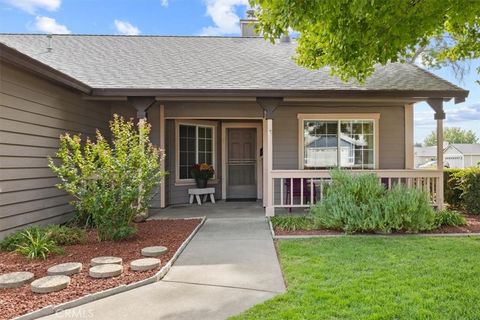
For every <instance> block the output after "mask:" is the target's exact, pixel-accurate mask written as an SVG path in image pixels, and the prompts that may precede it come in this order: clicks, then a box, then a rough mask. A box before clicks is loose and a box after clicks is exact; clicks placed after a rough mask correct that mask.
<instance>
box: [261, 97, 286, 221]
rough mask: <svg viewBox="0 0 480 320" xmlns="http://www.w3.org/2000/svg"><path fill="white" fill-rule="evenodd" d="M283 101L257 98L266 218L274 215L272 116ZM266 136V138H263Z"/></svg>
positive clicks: (280, 99)
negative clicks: (263, 131)
mask: <svg viewBox="0 0 480 320" xmlns="http://www.w3.org/2000/svg"><path fill="white" fill-rule="evenodd" d="M281 101H283V99H282V98H257V102H258V104H259V105H260V106H261V107H262V108H263V113H264V118H265V120H264V121H263V123H264V126H265V127H264V130H265V131H266V132H265V135H264V138H266V140H267V141H266V143H265V142H264V145H263V148H264V149H263V157H264V163H265V164H266V170H265V171H266V183H265V187H266V190H265V193H264V204H265V215H266V216H267V217H272V216H274V215H275V208H274V206H273V205H274V194H273V179H272V170H273V114H274V112H275V110H276V109H277V108H278V106H279V104H280V102H281ZM265 136H266V137H265Z"/></svg>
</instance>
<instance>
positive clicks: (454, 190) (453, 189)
mask: <svg viewBox="0 0 480 320" xmlns="http://www.w3.org/2000/svg"><path fill="white" fill-rule="evenodd" d="M462 172H463V170H462V169H445V170H444V171H443V190H444V191H443V193H444V199H445V202H446V203H448V204H449V205H450V206H452V207H455V208H458V207H460V206H461V204H462V201H461V195H462V190H461V188H460V181H459V177H460V176H461V173H462Z"/></svg>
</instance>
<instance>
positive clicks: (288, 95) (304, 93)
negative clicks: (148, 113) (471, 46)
mask: <svg viewBox="0 0 480 320" xmlns="http://www.w3.org/2000/svg"><path fill="white" fill-rule="evenodd" d="M91 95H92V96H99V97H106V96H155V97H157V99H158V100H161V99H163V98H173V97H184V98H188V97H192V98H193V97H217V98H218V97H269V98H285V99H289V100H292V99H295V98H296V99H305V98H316V99H319V98H328V99H332V98H342V99H346V98H349V99H355V98H376V99H389V98H411V100H413V101H424V100H427V99H429V98H442V99H444V100H450V99H452V98H454V99H455V100H456V101H455V102H457V101H459V99H460V100H461V99H465V98H466V97H467V96H468V91H466V90H443V91H415V90H408V91H400V90H260V89H252V90H236V89H130V88H116V89H107V88H103V89H99V88H95V89H93V90H92V93H91Z"/></svg>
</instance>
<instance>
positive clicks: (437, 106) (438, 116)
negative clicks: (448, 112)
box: [427, 99, 445, 210]
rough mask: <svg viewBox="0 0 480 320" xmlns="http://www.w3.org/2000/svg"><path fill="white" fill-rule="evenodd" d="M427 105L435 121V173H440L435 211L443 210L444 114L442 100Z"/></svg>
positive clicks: (430, 100)
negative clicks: (432, 111) (433, 112)
mask: <svg viewBox="0 0 480 320" xmlns="http://www.w3.org/2000/svg"><path fill="white" fill-rule="evenodd" d="M427 103H428V104H429V105H430V107H432V109H433V110H434V111H435V120H436V121H437V171H438V172H439V173H440V175H439V179H438V184H437V198H436V200H437V209H438V210H443V192H444V191H443V170H444V168H443V120H444V119H445V112H444V111H443V100H442V99H428V100H427Z"/></svg>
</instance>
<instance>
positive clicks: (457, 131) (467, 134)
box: [424, 127, 478, 147]
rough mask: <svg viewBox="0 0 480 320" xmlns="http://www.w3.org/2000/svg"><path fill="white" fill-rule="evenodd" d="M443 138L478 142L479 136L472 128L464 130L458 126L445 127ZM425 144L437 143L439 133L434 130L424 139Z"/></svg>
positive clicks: (433, 144) (456, 141)
mask: <svg viewBox="0 0 480 320" xmlns="http://www.w3.org/2000/svg"><path fill="white" fill-rule="evenodd" d="M443 140H445V141H446V142H448V143H477V141H478V138H477V135H476V134H475V132H473V131H472V130H463V129H461V128H458V127H450V128H445V129H444V130H443ZM424 144H425V146H427V147H428V146H435V145H437V133H436V132H435V131H432V132H431V133H430V134H429V135H428V136H426V137H425V140H424Z"/></svg>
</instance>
